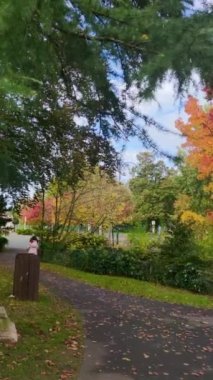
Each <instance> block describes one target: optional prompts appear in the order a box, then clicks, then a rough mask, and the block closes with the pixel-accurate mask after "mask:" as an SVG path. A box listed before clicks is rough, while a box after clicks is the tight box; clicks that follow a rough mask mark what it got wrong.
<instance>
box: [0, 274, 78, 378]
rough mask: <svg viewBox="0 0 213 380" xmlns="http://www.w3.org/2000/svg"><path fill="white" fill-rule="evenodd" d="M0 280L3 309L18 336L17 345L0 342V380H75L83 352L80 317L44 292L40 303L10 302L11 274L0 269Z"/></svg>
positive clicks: (0, 297) (0, 298)
mask: <svg viewBox="0 0 213 380" xmlns="http://www.w3.org/2000/svg"><path fill="white" fill-rule="evenodd" d="M0 279H1V280H0V305H2V306H5V308H6V310H7V313H8V316H9V317H10V319H11V320H12V321H13V322H15V324H16V328H17V331H18V334H19V340H18V342H17V343H16V344H11V343H10V344H9V343H7V344H6V343H3V342H0V379H5V380H6V379H7V380H23V379H30V380H41V379H45V380H62V379H68V378H69V379H76V374H77V372H78V368H79V365H80V362H81V357H82V352H83V346H82V341H83V338H82V325H81V321H80V319H79V316H78V315H77V314H76V313H75V312H74V311H73V310H72V309H71V308H70V306H68V305H67V304H65V303H64V302H61V301H59V300H58V299H56V298H55V297H53V296H52V295H50V294H48V293H47V292H46V291H45V289H43V288H41V289H40V297H39V301H38V302H30V301H27V302H26V301H17V300H14V299H10V298H8V296H9V294H10V292H11V287H12V277H11V274H10V272H7V271H6V270H5V269H3V268H1V267H0Z"/></svg>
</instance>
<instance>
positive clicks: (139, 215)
mask: <svg viewBox="0 0 213 380" xmlns="http://www.w3.org/2000/svg"><path fill="white" fill-rule="evenodd" d="M137 159H138V164H137V165H136V166H135V168H133V178H132V179H131V180H130V182H129V186H130V189H131V191H132V193H133V197H134V200H135V217H136V219H137V220H139V221H144V222H146V223H147V226H148V227H149V226H150V222H151V220H155V221H156V222H157V223H164V224H166V223H168V222H169V220H170V217H171V215H172V214H173V211H174V201H175V199H176V184H175V181H174V176H175V172H174V170H171V169H169V168H167V167H166V165H165V164H164V162H163V161H161V160H160V161H155V158H154V155H153V154H151V153H148V152H145V153H140V154H139V155H138V156H137Z"/></svg>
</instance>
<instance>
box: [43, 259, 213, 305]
mask: <svg viewBox="0 0 213 380" xmlns="http://www.w3.org/2000/svg"><path fill="white" fill-rule="evenodd" d="M41 267H42V269H47V270H49V271H51V272H55V273H58V274H60V275H62V276H64V277H67V278H72V279H75V280H79V281H83V282H85V283H88V284H92V285H95V286H98V287H101V288H104V289H110V290H114V291H118V292H121V293H125V294H132V295H135V296H141V297H146V298H151V299H154V300H158V301H166V302H169V303H176V304H183V305H190V306H194V307H201V308H206V309H212V308H213V297H211V296H206V295H199V294H194V293H192V292H189V291H186V290H181V289H175V288H171V287H167V286H162V285H159V284H153V283H150V282H145V281H139V280H134V279H131V278H126V277H116V276H103V275H96V274H92V273H86V272H81V271H79V270H75V269H71V268H67V267H63V266H60V265H55V264H47V263H42V265H41Z"/></svg>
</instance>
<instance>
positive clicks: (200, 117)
mask: <svg viewBox="0 0 213 380" xmlns="http://www.w3.org/2000/svg"><path fill="white" fill-rule="evenodd" d="M185 111H186V113H187V114H188V121H187V122H184V121H183V120H182V119H179V120H178V121H177V122H176V127H177V128H178V129H179V130H180V131H181V132H182V133H183V135H184V136H185V137H186V142H185V143H184V144H183V146H185V147H186V148H187V149H188V157H187V160H188V162H189V164H190V165H191V166H192V167H194V168H196V169H197V170H198V173H199V178H200V179H204V178H209V179H212V175H213V105H212V103H210V105H208V106H207V107H206V109H205V108H204V107H202V106H201V105H200V104H199V102H198V100H197V99H196V98H194V97H192V96H190V97H189V99H188V102H187V103H186V107H185Z"/></svg>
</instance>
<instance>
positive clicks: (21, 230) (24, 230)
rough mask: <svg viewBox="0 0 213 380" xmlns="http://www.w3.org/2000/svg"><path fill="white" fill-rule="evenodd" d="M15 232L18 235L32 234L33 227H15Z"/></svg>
mask: <svg viewBox="0 0 213 380" xmlns="http://www.w3.org/2000/svg"><path fill="white" fill-rule="evenodd" d="M16 233H17V234H18V235H33V234H34V229H33V228H29V227H28V228H17V229H16Z"/></svg>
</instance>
